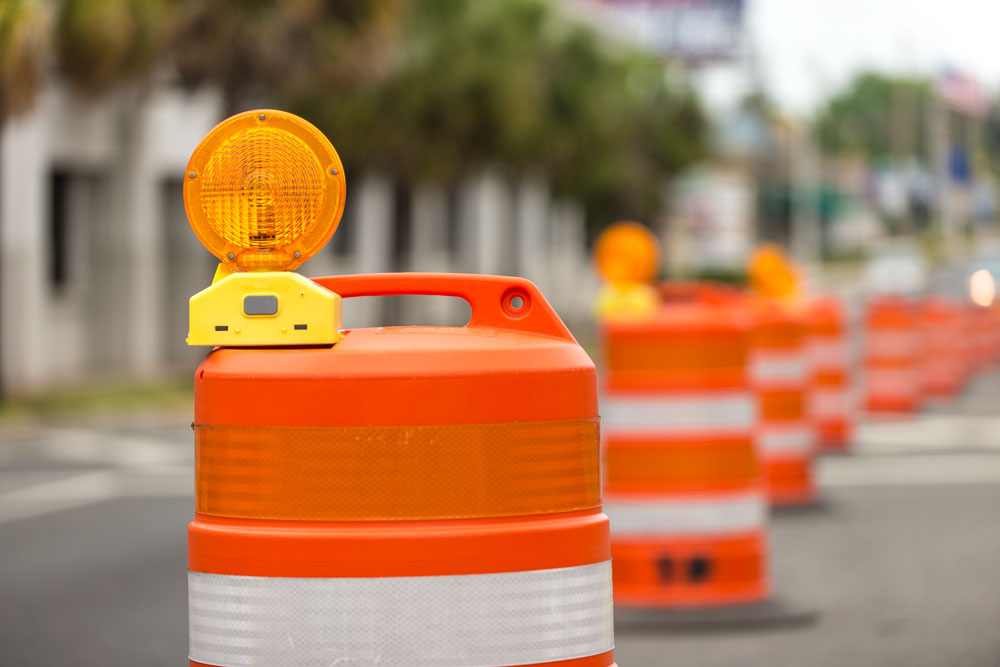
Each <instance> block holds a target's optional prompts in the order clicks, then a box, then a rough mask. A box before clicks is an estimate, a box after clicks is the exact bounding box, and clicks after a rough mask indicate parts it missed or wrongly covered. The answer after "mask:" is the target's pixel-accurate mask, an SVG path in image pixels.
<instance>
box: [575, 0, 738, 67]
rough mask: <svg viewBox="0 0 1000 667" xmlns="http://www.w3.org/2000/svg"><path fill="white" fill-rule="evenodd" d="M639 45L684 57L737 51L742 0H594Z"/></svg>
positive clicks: (727, 57) (706, 57) (693, 58)
mask: <svg viewBox="0 0 1000 667" xmlns="http://www.w3.org/2000/svg"><path fill="white" fill-rule="evenodd" d="M595 1H596V2H598V3H599V4H601V5H602V6H603V7H604V8H606V9H607V10H608V11H607V14H608V17H607V18H608V19H609V20H610V21H613V22H614V23H616V24H617V27H618V28H620V29H621V30H622V31H623V32H625V33H626V34H628V35H629V36H630V37H631V38H632V39H634V40H635V41H636V42H638V43H639V44H640V45H641V46H643V47H645V48H648V49H651V50H653V51H656V52H658V53H662V54H664V55H668V56H671V57H674V58H679V59H681V60H685V61H706V60H730V59H734V58H736V57H737V56H738V55H739V51H740V47H741V44H742V36H743V16H744V4H745V3H744V0H595Z"/></svg>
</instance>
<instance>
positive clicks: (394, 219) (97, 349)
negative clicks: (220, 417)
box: [0, 84, 594, 394]
mask: <svg viewBox="0 0 1000 667" xmlns="http://www.w3.org/2000/svg"><path fill="white" fill-rule="evenodd" d="M221 116H222V110H221V104H220V100H219V97H218V95H216V94H215V93H214V92H212V91H200V92H197V93H194V94H190V93H187V92H184V91H182V90H179V89H175V88H172V87H159V88H155V89H153V90H151V91H146V92H144V93H137V92H134V91H133V92H125V93H119V94H116V95H114V96H111V97H107V98H102V99H100V100H97V101H87V100H81V99H77V98H76V97H75V96H74V95H72V94H71V93H70V92H68V91H67V90H65V89H64V88H62V87H61V86H58V85H55V84H53V85H52V86H50V87H49V88H48V89H47V90H46V91H45V92H44V93H43V94H42V95H41V97H40V99H39V100H38V103H37V104H36V105H35V107H34V109H33V110H32V111H31V112H30V113H28V114H26V115H23V116H19V117H16V118H14V119H12V120H10V121H9V122H8V123H7V124H6V125H5V126H4V127H3V128H2V135H0V142H2V143H0V318H2V323H3V324H2V328H0V389H2V391H3V393H4V394H24V393H31V392H37V391H42V390H45V389H48V388H52V387H54V386H59V385H66V384H82V383H85V382H91V381H99V380H101V379H111V378H114V379H135V380H143V379H149V378H155V377H158V376H163V375H166V374H173V373H178V372H187V371H189V370H192V369H193V368H194V365H195V363H196V362H197V359H198V358H199V357H200V356H201V355H202V354H204V350H198V349H191V348H188V347H187V346H186V345H185V344H184V338H185V336H186V333H187V299H188V297H189V296H190V295H191V294H193V293H195V292H196V291H198V290H199V289H201V288H202V287H204V286H206V285H208V284H209V282H210V280H211V277H212V274H213V272H214V268H215V265H216V260H215V258H213V257H212V256H211V255H209V254H208V252H207V251H206V250H204V249H203V248H202V247H201V245H200V244H199V243H198V241H197V239H196V238H195V237H194V234H193V233H192V232H191V230H190V227H189V226H188V224H187V222H186V218H185V214H184V207H183V200H182V194H181V191H182V177H183V174H184V168H185V166H186V165H187V161H188V158H189V157H190V155H191V152H192V151H193V149H194V148H195V146H196V145H197V144H198V142H199V141H200V140H201V138H202V137H203V136H204V135H205V133H206V132H208V130H209V129H211V127H212V126H213V125H214V124H215V123H217V122H218V121H219V120H221ZM585 236H586V235H585V231H584V221H583V215H582V211H581V210H580V208H579V207H578V206H575V205H574V204H572V203H571V202H557V201H553V200H552V199H551V198H550V197H549V193H548V189H547V187H546V185H545V183H544V181H542V180H540V179H525V180H524V181H523V182H520V183H516V184H511V183H508V182H506V181H505V180H504V179H502V178H500V177H498V176H497V175H496V174H494V173H492V172H490V171H483V172H481V173H478V174H475V175H471V176H470V177H469V178H468V179H467V180H466V181H465V182H463V183H462V184H461V185H460V186H459V187H458V188H456V189H455V190H454V191H444V190H442V189H438V188H433V187H417V188H414V189H412V190H404V189H401V188H400V187H398V186H397V185H396V184H394V183H392V182H390V181H389V180H387V179H385V178H382V177H380V176H378V175H373V174H368V175H357V174H350V173H348V174H347V206H346V210H345V215H344V220H343V221H342V222H341V226H340V229H339V230H338V232H337V234H336V235H335V236H334V240H333V241H332V242H331V244H330V245H328V246H327V248H325V249H324V250H323V251H322V252H321V253H320V254H319V255H317V256H316V257H314V258H313V259H312V260H310V261H309V262H308V263H307V264H305V265H304V266H303V267H302V269H300V271H301V272H302V273H304V274H305V275H307V276H313V275H324V274H330V273H354V272H358V273H370V272H378V271H400V270H414V271H469V272H479V273H501V274H513V275H523V276H526V277H528V278H530V279H532V280H534V281H535V282H536V283H538V285H539V286H540V287H541V288H542V290H543V291H544V293H545V294H546V295H547V296H548V298H549V299H550V301H552V302H553V304H554V305H555V307H556V309H557V310H558V311H559V312H560V313H561V314H562V315H563V317H564V319H566V321H567V322H568V323H569V324H570V325H571V326H581V327H586V326H587V324H588V322H589V319H590V318H589V308H590V299H591V294H592V292H593V287H594V278H593V276H592V274H591V271H590V268H589V265H588V260H587V257H586V238H585ZM358 301H359V302H361V303H352V302H350V301H349V302H347V303H345V323H346V326H348V327H356V326H361V325H370V324H399V323H417V324H427V323H433V322H450V323H457V320H456V318H459V319H460V317H461V313H462V312H463V308H462V306H461V304H457V305H456V304H453V303H449V301H448V300H444V299H443V298H442V299H434V298H429V297H419V298H418V297H415V298H412V299H402V300H400V299H395V300H393V299H383V300H381V301H374V300H370V299H369V300H358ZM451 301H454V300H451Z"/></svg>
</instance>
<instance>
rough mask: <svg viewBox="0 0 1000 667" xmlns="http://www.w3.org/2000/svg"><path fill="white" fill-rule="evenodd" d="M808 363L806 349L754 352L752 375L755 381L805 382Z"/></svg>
mask: <svg viewBox="0 0 1000 667" xmlns="http://www.w3.org/2000/svg"><path fill="white" fill-rule="evenodd" d="M807 367H808V363H807V361H806V353H805V350H801V349H799V350H794V351H792V352H761V351H758V352H756V353H754V355H753V358H752V359H751V360H750V377H752V378H753V379H754V381H755V382H758V383H760V382H805V381H806V370H807Z"/></svg>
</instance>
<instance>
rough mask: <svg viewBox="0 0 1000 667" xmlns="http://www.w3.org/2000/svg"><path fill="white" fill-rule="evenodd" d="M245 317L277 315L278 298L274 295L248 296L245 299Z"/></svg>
mask: <svg viewBox="0 0 1000 667" xmlns="http://www.w3.org/2000/svg"><path fill="white" fill-rule="evenodd" d="M243 313H244V314H245V315H277V314H278V297H276V296H275V295H273V294H248V295H246V296H245V297H243Z"/></svg>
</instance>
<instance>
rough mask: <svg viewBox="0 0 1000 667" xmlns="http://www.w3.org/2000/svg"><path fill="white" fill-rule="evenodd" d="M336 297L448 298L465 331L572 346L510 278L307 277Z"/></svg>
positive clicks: (526, 286) (538, 299)
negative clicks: (462, 314)
mask: <svg viewBox="0 0 1000 667" xmlns="http://www.w3.org/2000/svg"><path fill="white" fill-rule="evenodd" d="M313 281H314V282H315V283H317V284H318V285H320V286H322V287H325V288H326V289H328V290H330V291H332V292H336V293H337V294H339V295H340V296H341V297H342V298H345V299H349V298H352V297H362V296H452V297H458V298H460V299H465V301H467V302H468V303H469V306H470V307H471V309H472V317H471V318H470V319H469V321H468V323H467V324H466V326H467V327H482V328H492V329H507V330H511V331H520V332H526V333H533V334H539V335H542V336H551V337H553V338H560V339H562V340H567V341H570V342H573V343H575V342H576V339H575V338H573V334H571V333H570V331H569V329H567V328H566V325H565V324H563V321H562V320H561V319H559V316H558V315H557V314H556V312H555V310H553V308H552V306H551V305H549V302H548V301H546V300H545V297H544V296H542V293H541V292H540V291H539V290H538V288H537V287H535V285H534V283H532V282H531V281H530V280H526V279H524V278H515V277H512V276H487V275H479V274H474V273H367V274H359V275H350V276H326V277H322V278H313Z"/></svg>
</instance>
